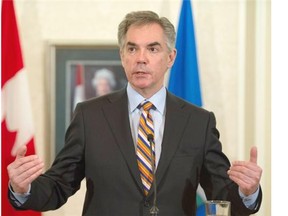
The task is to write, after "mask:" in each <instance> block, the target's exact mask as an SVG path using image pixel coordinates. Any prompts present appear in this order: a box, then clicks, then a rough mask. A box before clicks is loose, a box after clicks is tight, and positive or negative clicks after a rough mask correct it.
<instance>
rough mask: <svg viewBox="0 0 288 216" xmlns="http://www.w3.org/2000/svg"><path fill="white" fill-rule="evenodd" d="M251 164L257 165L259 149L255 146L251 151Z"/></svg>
mask: <svg viewBox="0 0 288 216" xmlns="http://www.w3.org/2000/svg"><path fill="white" fill-rule="evenodd" d="M250 162H252V163H255V164H257V147H256V146H253V147H252V148H251V150H250Z"/></svg>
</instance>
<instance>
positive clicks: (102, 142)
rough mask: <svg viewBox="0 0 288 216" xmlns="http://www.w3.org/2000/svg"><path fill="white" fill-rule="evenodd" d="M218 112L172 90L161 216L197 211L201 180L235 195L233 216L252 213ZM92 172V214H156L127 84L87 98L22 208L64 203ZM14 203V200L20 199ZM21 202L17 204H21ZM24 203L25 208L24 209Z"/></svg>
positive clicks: (208, 188)
mask: <svg viewBox="0 0 288 216" xmlns="http://www.w3.org/2000/svg"><path fill="white" fill-rule="evenodd" d="M215 125H216V123H215V118H214V115H213V114H212V113H211V112H208V111H205V110H204V109H201V108H198V107H196V106H193V105H191V104H189V103H187V102H185V101H183V100H181V99H179V98H177V97H175V96H173V95H172V94H170V93H168V94H167V101H166V118H165V129H164V136H163V142H162V153H161V157H160V161H159V164H158V168H157V171H156V177H157V190H158V194H157V200H158V207H159V209H160V212H159V215H160V216H181V215H195V211H196V189H197V186H198V183H200V184H201V185H202V187H203V188H204V190H205V193H206V196H207V199H219V200H230V201H231V202H232V215H249V214H251V213H254V212H256V211H257V210H258V209H259V207H260V203H261V196H262V195H261V191H260V195H259V198H258V200H257V206H256V208H255V210H253V211H251V210H249V209H247V208H246V207H245V206H244V205H243V203H242V200H241V199H240V197H239V193H238V186H237V185H236V184H234V183H233V182H232V181H231V180H230V179H229V178H228V175H227V173H226V172H227V170H228V169H229V166H230V163H229V161H228V159H227V158H226V156H225V155H224V154H223V153H222V150H221V143H220V142H219V140H218V138H219V133H218V131H217V129H216V126H215ZM83 178H86V182H87V183H86V184H87V185H86V187H87V192H86V197H85V203H84V207H83V215H85V216H122V215H123V216H148V215H149V209H150V208H151V205H152V200H153V191H152V190H151V191H150V192H149V194H148V197H145V196H144V195H143V190H142V183H141V179H140V174H139V170H138V167H137V162H136V153H135V147H134V144H133V140H132V136H131V129H130V123H129V116H128V99H127V93H126V89H123V90H120V91H118V92H115V93H112V94H110V95H107V96H104V97H100V98H96V99H92V100H89V101H86V102H83V103H81V104H79V105H78V106H77V108H76V111H75V114H74V118H73V120H72V122H71V125H70V126H69V128H68V130H67V133H66V137H65V147H64V148H63V150H62V151H61V152H60V153H59V154H58V156H57V157H56V160H55V162H54V163H53V165H52V167H51V168H50V169H49V170H48V171H47V172H46V173H45V174H44V175H41V176H40V177H39V178H37V179H36V180H35V181H34V182H33V183H32V187H31V196H30V198H29V199H28V200H27V201H26V203H24V205H23V206H21V209H34V210H38V211H46V210H51V209H56V208H59V207H60V206H61V205H63V204H64V203H65V202H66V201H67V199H68V197H69V196H71V195H73V194H74V193H75V192H76V191H77V190H78V189H79V187H80V182H81V180H82V179H83ZM12 204H13V205H15V204H14V202H12ZM15 207H17V206H15ZM17 208H19V207H17Z"/></svg>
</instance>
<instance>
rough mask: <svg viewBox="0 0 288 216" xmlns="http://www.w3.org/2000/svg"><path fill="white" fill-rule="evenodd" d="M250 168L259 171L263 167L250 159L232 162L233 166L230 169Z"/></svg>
mask: <svg viewBox="0 0 288 216" xmlns="http://www.w3.org/2000/svg"><path fill="white" fill-rule="evenodd" d="M244 168H245V169H249V170H252V171H255V172H258V171H259V170H261V168H260V167H259V166H258V165H257V164H255V163H252V162H249V161H234V162H233V163H232V166H231V167H230V169H238V170H239V169H244Z"/></svg>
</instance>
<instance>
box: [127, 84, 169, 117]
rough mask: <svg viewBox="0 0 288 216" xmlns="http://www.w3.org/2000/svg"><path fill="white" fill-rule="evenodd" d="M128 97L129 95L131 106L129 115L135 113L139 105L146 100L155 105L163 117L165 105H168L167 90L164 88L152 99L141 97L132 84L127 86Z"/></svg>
mask: <svg viewBox="0 0 288 216" xmlns="http://www.w3.org/2000/svg"><path fill="white" fill-rule="evenodd" d="M127 95H128V101H129V102H128V104H129V105H128V106H129V113H132V112H134V111H135V110H136V109H137V107H138V105H139V104H140V103H141V102H142V101H144V100H146V101H150V102H151V103H153V105H154V106H155V107H156V109H157V110H158V111H159V112H160V113H161V114H162V115H163V114H164V109H165V103H166V88H165V87H164V86H162V88H161V89H160V90H159V91H158V92H156V93H155V94H154V95H153V96H152V97H150V98H144V97H143V96H142V95H140V94H139V93H138V92H137V91H135V90H134V89H133V88H132V86H131V85H130V83H128V85H127Z"/></svg>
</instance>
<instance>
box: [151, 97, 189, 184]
mask: <svg viewBox="0 0 288 216" xmlns="http://www.w3.org/2000/svg"><path fill="white" fill-rule="evenodd" d="M184 106H185V104H184V103H183V102H182V101H180V100H177V99H176V98H175V97H174V96H172V95H171V94H169V93H168V94H167V99H166V117H165V127H164V135H163V141H162V151H161V157H160V160H159V164H158V168H157V171H156V178H157V185H159V184H160V182H161V180H162V178H163V176H164V174H165V172H166V171H167V169H168V168H169V165H170V162H171V160H172V158H173V156H174V154H175V152H176V150H177V148H178V146H179V144H180V139H181V136H182V134H183V131H184V129H185V126H186V124H187V121H188V119H189V118H188V117H189V116H187V113H185V111H184V110H183V108H184Z"/></svg>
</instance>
